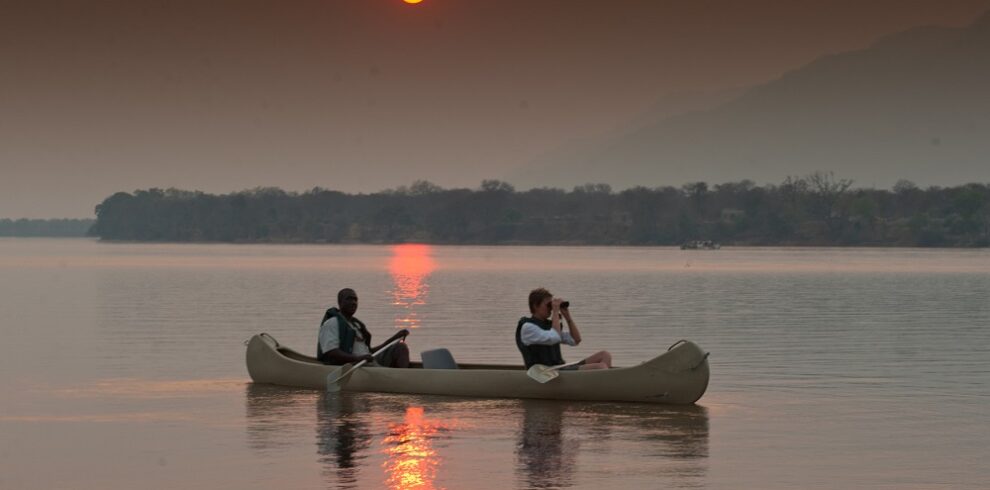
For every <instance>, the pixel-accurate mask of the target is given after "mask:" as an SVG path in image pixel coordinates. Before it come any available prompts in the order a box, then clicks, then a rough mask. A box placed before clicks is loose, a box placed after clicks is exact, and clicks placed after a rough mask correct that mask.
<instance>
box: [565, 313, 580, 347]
mask: <svg viewBox="0 0 990 490" xmlns="http://www.w3.org/2000/svg"><path fill="white" fill-rule="evenodd" d="M561 312H563V314H564V320H567V331H568V332H570V333H571V337H572V338H573V339H574V345H578V344H580V343H581V331H580V330H578V327H577V324H576V323H574V319H573V318H571V310H570V309H569V308H563V309H561Z"/></svg>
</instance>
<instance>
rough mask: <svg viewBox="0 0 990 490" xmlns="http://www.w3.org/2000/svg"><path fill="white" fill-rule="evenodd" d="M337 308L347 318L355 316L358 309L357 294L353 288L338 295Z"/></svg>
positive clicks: (341, 291) (345, 289)
mask: <svg viewBox="0 0 990 490" xmlns="http://www.w3.org/2000/svg"><path fill="white" fill-rule="evenodd" d="M337 306H338V307H339V308H340V313H341V314H343V315H344V316H345V317H347V318H350V317H352V316H354V313H355V312H356V311H357V308H358V296H357V293H356V292H355V291H354V290H353V289H351V288H344V289H341V290H340V292H339V293H337Z"/></svg>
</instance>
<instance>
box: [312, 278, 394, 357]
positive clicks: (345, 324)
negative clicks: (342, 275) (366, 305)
mask: <svg viewBox="0 0 990 490" xmlns="http://www.w3.org/2000/svg"><path fill="white" fill-rule="evenodd" d="M337 305H338V306H339V308H330V309H328V310H327V312H326V314H324V315H323V322H322V323H321V324H320V334H319V341H318V342H317V345H316V358H317V359H319V360H320V361H322V362H323V363H326V364H335V365H340V364H348V363H356V362H360V361H362V360H366V361H368V362H369V363H373V364H374V365H378V366H385V367H397V368H407V367H409V347H407V346H406V344H405V342H399V343H397V344H395V345H393V346H391V347H389V348H388V349H385V350H384V351H382V352H378V351H379V350H380V349H381V348H382V346H385V345H387V344H388V343H390V342H392V341H393V340H395V339H398V338H404V337H405V336H407V335H409V330H406V329H402V330H401V331H399V332H396V334H395V335H393V336H392V337H391V338H389V339H388V340H386V341H385V342H383V343H382V344H381V345H379V346H377V347H375V348H374V349H372V348H371V332H369V331H368V328H367V327H365V326H364V322H362V321H361V320H358V319H357V318H355V317H354V313H356V312H357V307H358V297H357V293H356V292H355V291H354V290H353V289H350V288H345V289H341V290H340V292H339V293H337ZM372 352H376V354H375V355H374V356H372V355H371V353H372Z"/></svg>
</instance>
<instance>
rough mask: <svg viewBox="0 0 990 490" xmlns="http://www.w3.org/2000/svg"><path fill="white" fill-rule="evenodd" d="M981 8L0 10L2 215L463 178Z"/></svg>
mask: <svg viewBox="0 0 990 490" xmlns="http://www.w3.org/2000/svg"><path fill="white" fill-rule="evenodd" d="M987 10H990V0H982V1H973V0H967V1H953V0H941V1H904V0H897V1H894V0H871V1H869V2H861V1H829V2H813V1H747V2H730V1H719V2H714V1H695V2H670V1H659V0H638V1H621V0H616V1H613V0H610V1H583V0H571V1H563V0H540V1H533V0H471V1H464V0H456V1H455V0H425V1H424V2H423V3H421V4H419V5H406V4H404V3H402V1H401V0H320V1H298V2H274V1H241V0H238V1H233V0H228V1H209V2H204V1H200V0H183V1H170V2H160V1H155V2H152V1H143V0H108V1H101V2H55V1H44V0H39V1H27V0H24V1H20V2H15V3H14V4H13V5H11V4H10V3H8V4H6V5H5V8H4V14H3V16H2V17H0V63H3V65H4V66H3V69H2V70H0V114H3V117H2V118H0V171H2V174H0V175H2V177H0V218H3V217H12V218H18V217H88V216H92V209H93V206H94V205H96V204H98V203H99V202H100V201H101V200H102V199H103V198H104V197H107V196H108V195H110V194H112V193H113V192H116V191H120V190H124V191H132V190H134V189H137V188H148V187H170V186H175V187H180V188H186V189H199V190H205V191H208V192H230V191H235V190H240V189H244V188H250V187H255V186H279V187H282V188H285V189H289V190H306V189H309V188H311V187H313V186H316V185H319V186H323V187H329V188H336V189H341V190H345V191H352V192H355V191H365V192H367V191H376V190H381V189H384V188H388V187H395V186H398V185H403V184H409V183H411V182H412V181H413V180H415V179H419V178H425V179H428V180H431V181H433V182H436V183H438V184H440V185H442V186H445V187H452V186H467V187H474V186H477V185H478V183H479V182H480V181H481V180H482V179H484V178H503V176H504V175H508V174H509V173H510V172H511V170H512V169H513V168H515V167H518V166H520V165H523V164H525V163H527V162H529V161H531V160H532V159H534V158H536V157H538V156H539V155H541V154H544V153H546V152H549V151H552V150H553V149H555V148H557V147H559V146H560V145H563V144H566V143H567V142H569V141H573V140H575V139H578V138H583V137H588V136H591V135H595V134H599V133H601V132H603V131H608V130H610V129H612V128H614V127H616V126H619V125H622V124H625V123H627V122H628V121H629V120H631V119H633V118H635V117H637V116H638V115H640V114H641V113H642V112H643V111H644V110H645V109H646V108H648V107H650V106H651V105H654V104H657V103H658V102H659V103H664V102H663V101H665V100H670V99H665V97H669V96H671V94H679V93H682V92H701V96H700V97H701V98H702V99H703V98H704V96H705V95H704V94H705V93H706V92H711V91H717V90H719V89H724V88H727V87H738V86H744V85H752V84H756V83H760V82H764V81H767V80H770V79H772V78H775V77H777V76H779V75H780V74H781V73H783V72H785V71H787V70H789V69H792V68H796V67H798V66H800V65H802V64H804V63H807V62H809V61H811V60H813V59H815V58H816V57H819V56H821V55H823V54H828V53H835V52H840V51H846V50H850V49H858V48H862V47H865V46H868V45H869V44H870V43H871V42H873V41H874V40H876V39H877V38H878V37H881V36H883V35H885V34H889V33H893V32H897V31H900V30H903V29H906V28H909V27H912V26H917V25H925V24H937V25H950V26H961V25H965V24H968V23H970V22H972V21H973V20H974V19H975V18H976V17H977V16H978V15H980V14H981V13H983V12H985V11H987ZM675 98H676V96H675ZM513 183H514V184H516V185H517V186H520V187H525V183H524V182H513ZM671 184H675V185H676V184H679V183H671Z"/></svg>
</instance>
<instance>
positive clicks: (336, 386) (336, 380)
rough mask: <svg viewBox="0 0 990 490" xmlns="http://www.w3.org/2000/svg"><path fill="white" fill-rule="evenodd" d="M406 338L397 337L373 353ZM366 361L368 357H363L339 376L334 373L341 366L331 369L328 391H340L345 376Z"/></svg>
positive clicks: (337, 371)
mask: <svg viewBox="0 0 990 490" xmlns="http://www.w3.org/2000/svg"><path fill="white" fill-rule="evenodd" d="M404 338H405V337H399V338H397V339H395V340H393V341H391V342H389V343H387V344H385V345H383V346H382V347H381V348H380V349H378V350H376V351H375V352H372V353H371V355H375V354H378V353H379V352H382V351H384V350H385V349H388V348H389V347H392V346H393V345H395V344H396V343H397V342H399V341H401V340H402V339H404ZM366 362H368V361H367V359H362V360H361V362H358V363H357V364H355V365H353V366H351V368H350V369H348V370H347V371H346V372H344V374H341V375H340V376H337V377H334V375H335V374H337V373H339V372H340V368H339V367H338V368H336V369H334V370H333V371H330V373H329V374H327V393H337V392H338V391H340V381H341V380H343V379H344V378H346V377H348V376H350V375H351V373H353V372H354V370H355V369H357V368H359V367H361V366H362V365H364V363H366Z"/></svg>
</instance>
